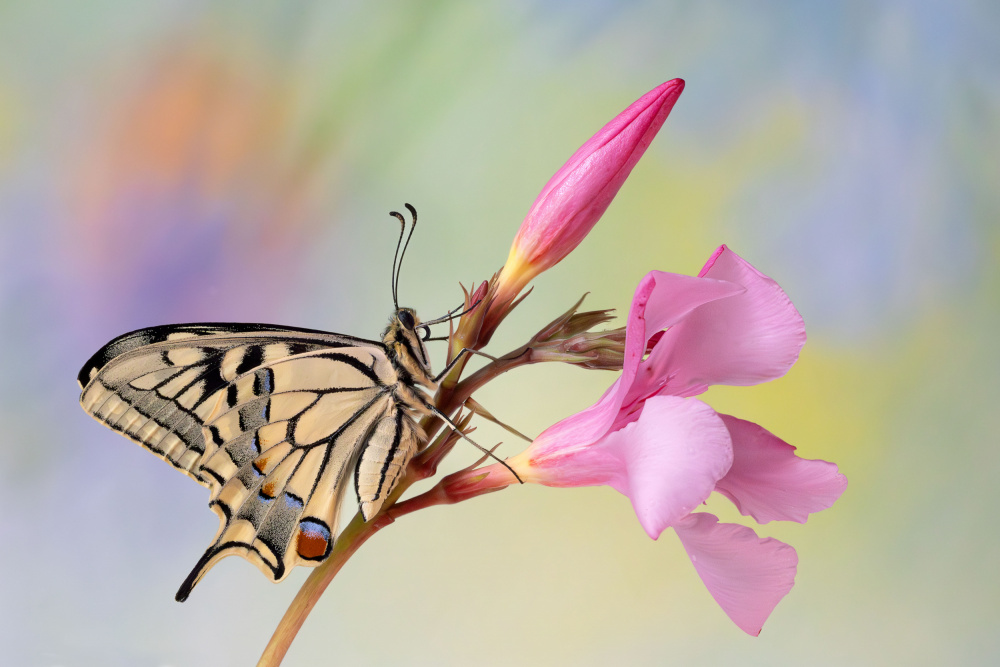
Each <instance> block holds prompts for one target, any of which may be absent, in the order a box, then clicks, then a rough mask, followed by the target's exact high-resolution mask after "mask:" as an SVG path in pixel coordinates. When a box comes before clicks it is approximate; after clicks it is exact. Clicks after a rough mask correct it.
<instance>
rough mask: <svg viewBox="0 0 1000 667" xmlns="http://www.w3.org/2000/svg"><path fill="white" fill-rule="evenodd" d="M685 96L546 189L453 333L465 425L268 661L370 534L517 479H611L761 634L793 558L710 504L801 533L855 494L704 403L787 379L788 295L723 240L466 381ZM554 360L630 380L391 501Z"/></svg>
mask: <svg viewBox="0 0 1000 667" xmlns="http://www.w3.org/2000/svg"><path fill="white" fill-rule="evenodd" d="M683 88H684V82H683V81H681V80H680V79H675V80H673V81H668V82H666V83H664V84H662V85H660V86H658V87H657V88H655V89H653V90H652V91H650V92H649V93H647V94H646V95H644V96H643V97H641V98H640V99H639V100H638V101H636V102H635V103H634V104H632V105H631V106H630V107H628V109H626V110H625V111H623V112H622V113H621V114H619V115H618V116H617V117H616V118H615V119H614V120H612V121H611V122H610V123H608V124H607V125H606V126H605V127H604V128H602V129H601V130H600V131H599V132H598V133H597V134H596V135H594V137H592V138H591V139H590V140H589V141H587V142H586V143H585V144H584V145H583V146H582V147H581V148H580V149H579V150H578V151H577V152H576V153H574V154H573V156H572V157H571V158H570V160H569V161H568V162H567V163H566V164H565V165H564V166H563V167H562V168H561V169H560V170H559V171H558V172H557V173H556V174H555V176H553V177H552V179H551V180H550V181H549V182H548V183H547V184H546V185H545V187H544V188H543V189H542V192H541V194H539V196H538V199H537V200H536V201H535V203H534V205H533V206H532V207H531V209H530V211H529V212H528V215H527V217H526V218H525V220H524V222H523V224H522V225H521V228H520V230H519V231H518V233H517V236H516V237H515V239H514V243H513V245H512V247H511V250H510V253H509V256H508V259H507V262H506V264H505V265H504V266H503V268H502V269H501V271H500V272H499V273H497V274H496V275H494V276H493V278H492V279H491V280H489V281H485V282H483V283H481V284H480V285H479V286H478V287H477V288H476V289H474V290H472V291H471V292H467V293H466V308H467V310H468V312H466V313H464V314H463V316H462V318H461V320H460V322H459V324H458V326H457V328H456V329H455V330H454V331H453V332H452V333H451V336H450V346H449V359H450V360H454V363H453V364H452V365H451V366H450V372H449V373H448V374H447V376H446V377H445V378H444V379H443V381H442V382H441V383H440V384H439V386H438V390H437V393H436V395H435V397H434V403H435V406H436V408H437V409H438V410H439V412H440V413H442V414H444V415H456V414H457V413H458V412H459V411H460V410H461V408H462V407H463V406H464V407H465V408H468V410H469V412H467V413H466V414H465V415H464V416H462V417H456V419H457V424H456V425H455V428H454V429H453V430H452V431H448V430H446V429H443V426H444V423H443V420H442V419H440V418H439V417H436V416H431V417H428V418H426V419H425V420H424V421H423V422H422V423H421V427H422V428H423V430H424V432H425V433H426V434H427V435H428V436H434V435H435V434H437V437H436V438H434V439H433V441H432V442H431V443H430V444H429V445H428V446H427V447H425V448H424V449H423V450H422V451H421V452H420V453H419V454H418V455H417V456H415V457H414V458H413V460H412V461H411V463H410V465H409V467H408V471H407V474H406V475H405V477H404V478H403V480H402V481H401V482H400V483H399V485H398V487H397V489H396V490H395V491H394V492H393V494H392V496H391V497H390V498H389V499H387V501H386V504H385V505H384V506H383V511H382V512H381V513H380V514H379V515H378V516H376V517H375V518H374V519H373V520H372V521H371V522H369V523H368V524H363V522H361V521H359V520H358V518H357V517H356V518H355V521H353V522H352V523H351V524H350V526H348V528H347V529H345V531H344V533H342V534H341V536H340V538H339V539H338V542H337V544H336V545H335V547H334V553H333V554H331V556H330V558H329V559H328V561H327V562H325V563H324V564H323V565H322V566H320V568H318V569H317V571H316V572H315V573H314V575H312V576H310V578H309V580H308V581H307V582H306V585H305V586H304V587H303V590H302V591H300V594H299V596H298V597H297V598H296V601H295V602H293V604H292V607H291V608H290V610H289V612H288V614H286V617H285V618H284V619H283V620H282V625H281V626H279V628H278V631H276V633H275V636H274V638H272V642H271V644H270V645H269V648H268V651H267V652H265V658H264V659H263V660H262V664H275V662H274V661H275V659H276V660H280V657H281V656H282V655H283V654H284V649H286V648H287V645H288V643H289V642H290V641H291V637H292V636H294V633H295V631H296V630H297V628H298V627H299V625H301V622H302V620H303V619H304V617H305V614H307V613H308V610H309V609H310V608H311V606H312V604H314V603H315V599H316V598H317V597H318V595H319V594H321V592H322V590H323V588H324V587H325V586H326V584H327V583H329V581H330V579H331V578H332V577H333V576H334V574H336V572H337V571H338V570H339V568H340V567H341V566H342V565H343V563H344V562H345V561H346V560H347V558H349V557H350V555H351V554H352V553H354V551H355V550H356V549H357V548H358V547H359V546H360V544H362V543H363V542H364V541H365V540H366V539H367V538H368V537H369V536H370V535H371V534H373V533H374V532H375V531H376V530H379V529H380V528H382V527H384V526H385V525H388V524H390V523H392V522H393V521H395V520H396V519H397V518H399V517H401V516H403V515H405V514H407V513H409V512H412V511H414V510H417V509H422V508H425V507H429V506H432V505H439V504H446V503H454V502H459V501H463V500H468V499H470V498H473V497H475V496H478V495H482V494H484V493H489V492H491V491H496V490H499V489H503V488H506V487H508V486H510V485H513V484H516V483H518V482H529V483H536V484H543V485H546V486H551V487H578V486H594V485H607V486H610V487H612V488H614V489H616V490H617V491H619V492H621V493H622V494H624V495H626V496H628V498H629V499H630V500H631V502H632V506H633V508H634V509H635V514H636V516H637V517H638V519H639V523H640V524H641V525H642V527H643V529H645V531H646V533H648V534H649V536H650V537H651V538H653V539H657V538H658V537H659V536H660V534H661V533H662V532H663V531H664V530H666V529H667V528H672V529H673V530H674V532H675V533H676V534H677V536H678V538H679V539H680V541H681V543H682V545H683V547H684V549H685V550H686V551H687V553H688V555H689V556H690V559H691V562H692V564H693V565H694V568H695V570H696V571H697V572H698V574H699V575H700V576H701V578H702V580H703V581H704V583H705V585H706V587H707V588H708V590H709V592H710V593H711V595H712V596H713V597H714V598H715V600H716V601H717V602H718V603H719V605H720V606H721V607H722V609H723V610H724V611H725V612H726V614H728V615H729V617H730V618H731V619H732V620H733V621H734V622H735V623H736V624H737V625H738V626H739V627H740V628H741V629H742V630H744V631H745V632H747V633H749V634H752V635H757V634H758V633H759V632H760V630H761V626H762V625H763V623H764V621H765V620H766V619H767V617H768V616H769V614H770V613H771V611H772V610H773V609H774V607H775V605H776V604H777V603H778V602H779V601H780V600H781V599H782V598H783V597H784V596H785V595H786V594H787V593H788V592H789V590H791V588H792V585H793V583H794V578H795V572H796V567H797V564H798V557H797V555H796V553H795V550H794V549H793V548H792V547H790V546H789V545H787V544H784V543H782V542H780V541H778V540H776V539H773V538H760V537H758V535H757V534H756V532H754V530H752V529H751V528H749V527H746V526H743V525H739V524H729V523H720V522H719V520H718V518H717V517H715V516H714V515H712V514H709V513H708V512H704V511H696V510H697V509H698V507H699V506H700V505H701V504H702V503H704V502H705V500H706V499H707V498H708V497H709V495H711V494H712V493H713V492H718V493H720V494H721V495H723V496H724V497H726V498H728V499H729V500H730V501H732V503H733V504H734V505H735V506H736V508H737V510H738V511H739V512H740V513H742V514H743V515H744V516H749V517H752V518H753V519H754V520H756V521H757V522H758V523H768V522H770V521H776V520H777V521H797V522H805V521H806V519H807V518H808V516H809V515H810V514H811V513H813V512H818V511H820V510H823V509H826V508H828V507H830V506H831V505H832V504H833V503H834V501H836V500H837V498H838V497H839V496H840V495H841V493H843V491H844V489H845V488H846V484H847V481H846V478H845V477H844V476H843V475H841V474H840V473H839V472H838V470H837V466H835V465H834V464H832V463H827V462H825V461H818V460H808V459H803V458H800V457H798V456H797V455H796V454H795V448H794V447H792V446H791V445H788V444H787V443H785V442H783V441H782V440H781V439H779V438H778V437H777V436H775V435H773V434H772V433H770V432H768V431H767V430H765V429H764V428H762V427H760V426H758V425H757V424H755V423H753V422H750V421H744V420H742V419H739V418H737V417H732V416H730V415H725V414H720V413H718V412H716V411H715V410H714V409H712V408H711V407H710V406H709V405H707V404H706V403H704V402H703V401H701V400H700V399H698V398H696V397H697V396H699V395H700V394H702V393H704V392H705V391H706V390H707V389H708V387H709V386H711V385H719V384H724V385H744V386H746V385H754V384H759V383H762V382H767V381H770V380H774V379H776V378H779V377H781V376H783V375H784V374H785V373H786V372H787V371H788V369H789V368H790V367H791V366H792V365H793V364H794V363H795V361H796V360H797V359H798V355H799V350H800V349H801V348H802V345H803V344H804V343H805V340H806V335H805V327H804V325H803V321H802V318H801V316H800V315H799V313H798V311H797V310H796V309H795V307H794V306H793V305H792V303H791V301H790V300H789V298H788V296H787V295H786V294H785V292H784V291H783V290H782V289H781V288H780V287H779V286H778V285H777V283H775V282H774V281H773V280H771V279H770V278H768V277H767V276H766V275H764V274H763V273H761V272H759V271H758V270H756V269H755V268H754V267H753V266H751V265H750V264H749V263H748V262H746V261H745V260H743V259H742V258H741V257H739V256H738V255H737V254H736V253H734V252H732V251H731V250H729V249H728V248H727V247H726V246H720V247H719V248H718V249H717V250H716V251H715V253H713V254H712V256H711V257H710V258H709V260H708V262H707V263H706V264H705V266H704V268H703V269H702V270H701V271H700V272H699V274H698V275H697V276H685V275H679V274H674V273H665V272H662V271H651V272H649V273H648V274H647V275H646V276H645V277H644V278H643V279H642V281H641V282H640V283H639V286H638V287H637V289H636V291H635V295H634V297H633V299H632V305H631V308H630V310H629V314H628V321H627V325H626V327H625V328H624V329H617V330H611V331H594V327H597V326H599V325H601V324H603V323H605V322H607V321H608V320H610V319H611V316H610V314H609V311H606V310H599V311H591V312H582V313H581V312H577V311H578V308H579V306H580V302H578V303H577V304H576V305H575V306H574V307H573V308H571V309H570V310H568V311H567V312H566V313H564V314H563V315H561V316H559V317H557V318H556V319H555V320H553V321H552V322H551V323H550V324H549V325H547V326H546V327H544V328H543V329H542V330H541V331H539V332H538V333H537V334H535V335H534V336H533V337H531V338H530V339H529V341H528V342H527V343H526V344H525V345H523V346H521V347H520V348H518V349H516V350H513V351H512V352H510V353H509V354H506V355H504V356H502V357H499V358H496V357H491V359H492V362H491V363H489V364H486V365H485V366H484V367H482V368H480V369H479V370H477V371H476V372H474V373H472V374H471V375H469V376H468V377H465V378H463V377H462V373H463V371H464V367H465V363H464V362H465V360H466V358H463V357H461V356H460V355H462V353H463V352H464V351H465V350H466V349H468V350H474V351H475V350H479V349H481V348H482V347H484V346H485V345H486V344H487V343H488V342H489V341H490V338H491V337H492V335H493V332H494V331H495V330H496V328H497V326H498V325H499V324H500V323H501V322H502V321H503V320H504V318H505V317H506V316H507V314H509V313H510V312H511V310H512V309H513V308H514V307H516V306H517V305H518V303H520V302H521V301H522V300H523V299H524V296H525V293H524V288H525V287H526V286H527V285H528V284H529V283H530V281H531V280H532V279H533V278H534V277H535V276H537V275H538V274H539V273H541V272H542V271H545V270H547V269H549V268H551V267H552V266H554V265H555V264H557V263H558V262H559V261H561V260H562V259H563V258H564V257H565V256H566V255H567V254H568V253H569V252H571V251H572V250H573V249H574V248H575V247H576V246H577V245H578V244H579V243H580V242H581V241H582V240H583V239H584V237H585V236H586V235H587V233H588V232H589V231H590V230H591V229H592V228H593V226H594V225H595V224H596V222H597V221H598V219H599V218H600V216H601V215H602V214H603V212H604V211H605V209H606V208H607V207H608V205H609V204H610V202H611V200H612V199H613V198H614V196H615V194H616V193H617V192H618V190H619V188H621V186H622V184H623V183H624V181H625V179H626V178H627V176H628V175H629V173H630V172H631V170H632V168H633V167H634V166H635V164H636V162H637V161H638V160H639V158H640V157H641V156H642V154H643V152H644V151H645V150H646V148H647V147H648V146H649V144H650V142H651V141H652V139H653V137H654V136H655V135H656V133H657V131H658V130H659V128H660V127H661V125H662V124H663V122H664V120H665V119H666V117H667V115H668V114H669V113H670V110H671V109H672V108H673V106H674V103H675V102H676V101H677V98H678V96H679V95H680V93H681V91H682V90H683ZM581 301H582V300H581ZM456 355H458V356H457V357H456ZM487 356H488V355H487ZM547 361H560V362H564V363H571V364H575V365H577V366H580V367H583V368H588V369H612V370H615V371H618V370H620V371H621V374H620V375H619V376H618V377H617V379H616V380H615V382H614V383H613V384H612V385H611V387H610V388H609V389H608V390H607V391H606V392H605V393H604V395H603V396H602V397H601V398H600V399H599V400H598V401H597V402H596V403H595V404H594V405H592V406H590V407H589V408H587V409H585V410H583V411H581V412H579V413H577V414H575V415H572V416H570V417H567V418H566V419H563V420H562V421H560V422H558V423H556V424H554V425H553V426H551V427H550V428H548V429H546V430H545V431H544V432H543V433H542V434H541V435H539V436H538V437H537V438H535V439H534V440H533V441H532V442H531V444H530V445H529V446H528V447H527V448H526V449H525V450H524V451H523V452H521V453H520V454H517V455H516V456H513V457H511V458H509V459H506V460H505V461H500V462H497V463H493V464H491V465H487V466H485V467H479V466H480V465H481V462H480V463H477V464H476V465H474V466H471V467H470V468H468V469H466V470H463V471H460V472H457V473H454V474H451V475H448V476H446V477H444V478H443V479H441V480H440V481H439V482H438V484H437V485H435V486H433V487H432V488H431V489H430V490H429V491H426V492H424V493H422V494H420V495H417V496H415V497H412V498H409V499H407V500H404V501H401V502H400V501H399V498H400V496H401V494H402V493H403V491H404V490H405V489H406V488H407V487H408V486H410V485H411V484H413V483H414V482H415V481H416V480H419V479H425V478H427V477H430V476H432V475H434V474H435V473H436V470H437V465H438V463H439V462H440V460H441V459H442V458H443V457H444V456H445V455H446V454H447V453H448V452H449V451H450V449H451V448H452V447H453V446H454V445H455V443H456V442H457V441H458V439H459V437H460V436H461V437H464V436H462V435H461V434H460V433H459V431H464V430H465V427H466V426H467V425H468V424H469V420H470V419H471V418H472V417H473V416H474V415H479V416H482V417H485V418H487V419H494V418H493V417H492V415H490V414H489V413H488V412H487V411H486V410H485V408H483V407H482V406H480V405H479V404H478V403H476V402H475V401H474V400H473V399H472V394H473V393H474V392H475V391H477V390H478V389H479V388H480V387H482V386H483V385H484V384H485V383H486V382H488V381H490V380H491V379H493V378H495V377H497V376H498V375H500V374H501V373H504V372H507V371H509V370H511V369H513V368H516V367H518V366H521V365H525V364H532V363H541V362H547Z"/></svg>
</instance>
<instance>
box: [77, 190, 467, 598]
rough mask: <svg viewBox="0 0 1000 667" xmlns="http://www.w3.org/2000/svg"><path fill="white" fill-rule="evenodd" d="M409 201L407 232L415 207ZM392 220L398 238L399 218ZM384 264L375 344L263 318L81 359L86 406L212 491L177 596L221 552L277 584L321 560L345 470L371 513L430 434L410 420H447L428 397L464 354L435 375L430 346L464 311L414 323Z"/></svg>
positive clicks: (136, 334)
mask: <svg viewBox="0 0 1000 667" xmlns="http://www.w3.org/2000/svg"><path fill="white" fill-rule="evenodd" d="M406 207H407V209H409V211H410V213H411V215H412V217H413V224H412V226H411V227H410V236H412V234H413V229H414V228H415V227H416V220H417V214H416V210H415V209H414V208H413V207H412V206H410V205H409V204H406ZM392 215H393V216H395V217H396V218H398V219H399V220H400V223H401V226H402V229H401V231H400V242H399V243H401V242H402V238H403V231H404V230H405V224H406V223H405V220H404V219H403V216H402V215H400V214H399V213H396V212H392ZM410 236H408V237H407V244H406V245H408V244H409V239H410ZM399 243H397V246H396V254H397V255H398V256H399V260H398V261H399V264H398V266H399V267H401V266H402V254H400V253H399V247H400V245H399ZM406 245H404V246H403V254H405V252H406ZM392 273H393V276H392V295H393V304H394V306H395V310H394V312H393V314H392V316H391V317H390V320H389V325H388V327H387V328H386V329H385V332H384V333H383V335H382V339H381V340H366V339H363V338H356V337H354V336H346V335H342V334H336V333H329V332H324V331H316V330H312V329H301V328H296V327H287V326H275V325H270V324H233V323H206V324H174V325H164V326H156V327H151V328H146V329H139V330H137V331H132V332H130V333H126V334H124V335H121V336H119V337H117V338H115V339H114V340H112V341H111V342H109V343H108V344H107V345H105V346H104V347H102V348H101V349H100V350H98V351H97V352H96V353H95V354H94V355H93V356H92V357H91V358H90V359H89V360H88V361H87V363H86V364H84V366H83V368H82V369H81V371H80V374H79V377H78V381H79V383H80V386H81V388H82V392H81V395H80V403H81V405H82V406H83V409H84V410H85V411H86V412H87V413H88V414H90V415H91V416H93V417H94V418H95V419H97V420H98V421H99V422H101V423H103V424H104V425H106V426H108V427H110V428H112V429H114V430H115V431H118V432H119V433H121V434H122V435H125V436H126V437H128V438H130V439H132V440H134V441H135V442H137V443H139V444H140V445H142V446H143V447H145V448H146V449H148V450H149V451H151V452H153V453H154V454H156V455H157V456H158V457H160V458H161V459H163V460H164V461H166V462H167V463H169V464H171V465H172V466H174V467H175V468H177V469H178V470H180V471H182V472H184V473H185V474H187V475H188V476H190V477H191V478H193V479H194V480H195V481H197V482H198V483H199V484H202V485H203V486H206V487H208V488H209V490H210V492H211V498H210V502H209V506H210V507H211V509H212V510H213V511H214V512H215V513H216V514H217V515H218V517H219V520H220V525H219V530H218V532H217V533H216V536H215V539H214V540H213V541H212V543H211V544H210V545H209V547H208V549H207V550H206V551H205V553H204V555H203V556H202V557H201V558H200V559H199V560H198V562H197V564H196V565H195V566H194V569H192V571H191V573H190V574H189V575H188V576H187V578H186V579H185V580H184V582H183V583H182V584H181V587H180V589H179V590H178V591H177V595H176V599H177V600H178V601H181V602H183V601H184V600H185V599H187V597H188V595H189V594H190V593H191V590H192V589H193V588H194V586H195V585H196V584H197V583H198V582H199V581H200V580H201V578H202V577H203V576H204V575H205V573H206V572H207V571H208V570H209V569H210V568H211V567H212V566H213V565H214V564H215V563H217V562H218V561H219V560H220V559H222V558H224V557H226V556H231V555H239V556H242V557H244V558H246V559H247V560H248V561H250V562H251V563H253V564H254V565H256V566H257V567H258V568H259V569H260V570H261V571H262V572H263V573H264V574H265V575H267V576H268V577H269V578H270V579H271V580H272V581H275V582H277V581H281V580H282V579H283V578H284V577H286V576H287V575H288V573H289V572H290V571H291V569H292V568H293V567H295V566H296V565H306V566H309V565H317V564H319V563H321V562H322V561H323V560H324V559H326V557H327V556H328V555H329V553H330V549H331V548H332V546H333V543H334V541H335V539H336V530H337V525H338V517H339V512H340V507H341V504H342V501H343V497H344V493H345V491H346V489H347V487H348V485H349V482H350V478H351V476H352V475H354V479H355V484H354V487H355V493H356V495H357V499H358V504H359V506H360V510H361V513H362V515H363V517H364V519H365V520H366V521H367V520H369V519H371V518H372V517H374V516H375V515H376V514H378V512H379V510H380V509H381V508H382V505H383V503H384V502H385V499H386V497H387V496H388V495H389V494H390V493H392V490H393V489H394V488H395V486H396V484H397V482H398V481H399V479H400V477H401V475H402V474H403V471H404V470H405V469H406V466H407V463H409V461H410V459H411V458H412V457H413V455H414V454H415V453H416V452H417V450H418V449H419V448H420V447H421V446H422V445H423V443H424V442H425V440H426V438H425V436H424V434H423V433H422V432H421V430H420V427H419V425H418V420H419V419H420V418H421V417H423V416H424V415H429V414H437V415H439V416H441V417H444V415H441V413H439V412H438V411H437V410H436V408H435V407H434V405H433V403H432V402H431V399H430V394H429V392H433V391H434V390H435V389H436V387H437V381H438V380H439V379H440V377H443V375H444V372H447V371H448V370H450V368H451V366H452V365H453V364H454V362H455V361H456V360H457V359H458V357H459V356H460V355H456V357H455V359H453V360H452V364H449V366H448V368H446V369H445V371H444V372H443V373H442V374H441V375H439V376H437V377H435V376H433V375H432V373H431V364H430V360H429V357H428V354H427V348H426V347H425V345H424V342H425V341H426V340H430V325H432V324H437V323H440V322H445V321H448V320H450V319H453V318H454V317H457V316H458V315H456V314H455V313H456V312H457V311H458V310H459V309H458V308H456V309H455V310H453V311H449V313H448V314H447V315H445V316H444V317H441V318H438V319H436V320H432V321H429V322H421V321H420V319H419V318H418V317H417V315H416V312H415V311H414V310H413V309H411V308H400V307H399V305H398V301H397V288H398V280H399V270H398V268H397V263H396V261H395V259H394V261H393V271H392ZM473 307H475V306H473ZM421 330H422V331H424V332H425V334H424V336H423V337H421V336H420V335H419V333H418V332H420V331H421ZM445 419H446V420H447V418H446V417H445Z"/></svg>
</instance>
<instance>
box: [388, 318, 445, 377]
mask: <svg viewBox="0 0 1000 667" xmlns="http://www.w3.org/2000/svg"><path fill="white" fill-rule="evenodd" d="M421 333H424V334H425V336H426V335H429V334H430V329H429V328H428V327H427V326H426V325H424V324H421V322H420V318H419V317H417V312H416V311H415V310H413V309H412V308H397V309H396V312H395V313H393V314H392V317H390V318H389V326H388V327H386V329H385V333H384V334H383V335H382V342H383V343H385V346H386V348H388V350H389V353H390V358H392V359H393V361H394V363H395V364H396V366H398V367H401V368H402V369H404V370H405V371H406V372H407V373H409V374H410V375H411V376H412V377H413V379H414V381H416V382H418V383H420V384H422V385H425V386H428V387H432V386H434V381H433V379H432V378H433V374H432V373H431V361H430V357H429V356H428V354H427V348H426V347H425V346H424V338H423V337H421V335H420V334H421Z"/></svg>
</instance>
